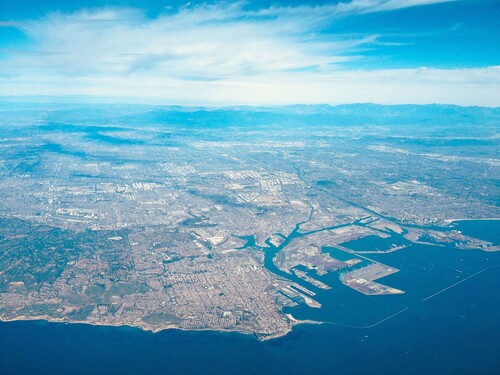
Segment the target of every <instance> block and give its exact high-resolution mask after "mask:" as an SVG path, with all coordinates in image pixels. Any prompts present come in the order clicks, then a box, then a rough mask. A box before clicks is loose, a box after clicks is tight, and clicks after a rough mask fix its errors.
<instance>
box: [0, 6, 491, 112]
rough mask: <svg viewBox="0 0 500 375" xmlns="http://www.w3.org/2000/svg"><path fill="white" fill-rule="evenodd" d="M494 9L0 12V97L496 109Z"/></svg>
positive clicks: (73, 8) (213, 8)
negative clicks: (443, 104) (395, 105)
mask: <svg viewBox="0 0 500 375" xmlns="http://www.w3.org/2000/svg"><path fill="white" fill-rule="evenodd" d="M498 14H500V2H499V1H493V0H352V1H346V0H345V1H342V2H338V1H314V2H312V1H308V2H301V1H267V0H266V1H241V2H240V1H238V2H214V1H212V2H195V1H192V2H189V3H186V2H184V1H156V0H142V1H138V0H133V1H132V0H129V1H118V0H107V1H104V0H94V1H85V2H80V1H75V0H73V1H70V0H60V1H35V0H33V1H23V2H22V5H20V4H19V1H13V0H2V2H1V3H0V95H5V96H37V95H41V96H46V95H47V96H60V97H66V96H95V97H102V98H106V100H108V101H109V100H117V101H128V102H141V103H164V104H205V105H231V104H292V103H330V104H337V103H353V102H375V103H383V104H396V103H434V102H437V103H452V104H460V105H487V106H498V105H499V104H500V95H499V93H500V48H499V47H500V46H499V44H500V42H499V40H500V26H499V25H498V24H499V23H498Z"/></svg>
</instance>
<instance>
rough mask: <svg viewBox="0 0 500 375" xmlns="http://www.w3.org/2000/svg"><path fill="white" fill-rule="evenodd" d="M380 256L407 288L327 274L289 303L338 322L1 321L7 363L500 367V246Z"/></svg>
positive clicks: (182, 368) (39, 370) (179, 369)
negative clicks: (220, 328)
mask: <svg viewBox="0 0 500 375" xmlns="http://www.w3.org/2000/svg"><path fill="white" fill-rule="evenodd" d="M472 223H476V225H478V226H480V228H484V225H485V224H484V223H481V222H472ZM467 225H468V230H469V231H472V232H474V224H471V222H468V224H467ZM486 225H493V224H486ZM478 228H479V227H478ZM479 232H480V231H478V233H479ZM497 233H498V231H497ZM468 234H472V233H468ZM490 235H491V232H490ZM493 240H496V241H498V235H496V237H495V238H493ZM372 258H373V259H375V260H378V261H381V262H384V263H386V264H388V265H391V266H394V267H397V268H400V269H401V272H399V273H397V274H394V275H391V276H388V277H386V278H383V279H381V280H379V281H380V282H381V283H384V284H387V285H390V286H393V287H395V288H400V289H403V290H405V291H406V294H404V295H397V296H378V297H368V296H364V295H362V294H360V293H358V292H356V291H354V290H351V289H349V288H347V287H345V286H343V285H342V284H341V283H340V282H338V278H337V277H336V275H335V274H331V275H328V276H325V278H324V279H323V280H325V281H326V282H329V283H330V284H331V285H332V286H333V289H332V291H329V292H325V294H324V295H322V296H319V299H321V302H322V303H323V305H324V306H323V307H324V308H323V309H321V310H313V309H310V308H305V307H300V308H293V309H290V311H291V312H292V313H293V314H294V315H295V316H296V317H298V318H316V319H321V320H324V321H329V322H331V323H332V324H324V325H300V326H297V327H295V328H294V330H293V332H292V333H290V334H289V335H287V336H286V337H282V338H279V339H276V340H271V341H266V342H259V341H258V340H256V339H255V338H254V337H253V336H247V335H240V334H232V333H217V332H183V331H177V330H169V331H164V332H160V333H156V334H153V333H149V332H143V331H141V330H139V329H135V328H128V327H120V328H116V327H95V326H88V325H81V324H57V323H47V322H41V321H34V322H10V323H0V374H2V375H4V374H5V375H7V374H8V375H10V374H121V375H127V374H138V373H142V374H179V373H184V374H335V373H337V374H398V375H399V374H415V375H417V374H418V375H421V374H440V375H442V374H454V375H460V374H474V375H476V374H498V373H500V319H499V317H500V315H499V311H500V293H499V292H498V290H499V287H500V267H499V266H498V265H500V254H498V253H485V252H482V251H479V250H467V251H465V250H458V249H454V248H451V247H438V246H425V245H414V246H411V247H409V248H407V249H403V250H400V251H397V252H393V253H389V254H377V255H376V256H373V257H372ZM335 280H337V281H335ZM450 286H452V287H451V288H449V289H446V288H448V287H450ZM440 291H442V292H441V293H439V292H440ZM436 293H439V294H436ZM433 295H434V296H433ZM429 297H430V298H429ZM397 312H400V313H399V314H397V315H395V316H393V317H391V318H389V319H387V320H385V321H382V322H381V323H380V324H377V322H378V321H380V320H383V319H385V318H386V317H389V316H391V315H392V314H394V313H397ZM373 324H375V325H374V326H372V327H370V328H362V327H365V326H370V325H373ZM360 327H361V328H360Z"/></svg>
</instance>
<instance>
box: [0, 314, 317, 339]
mask: <svg viewBox="0 0 500 375" xmlns="http://www.w3.org/2000/svg"><path fill="white" fill-rule="evenodd" d="M285 316H286V317H287V318H288V319H289V321H290V327H289V329H288V330H286V331H283V332H277V333H275V334H272V335H266V336H262V335H259V334H258V333H257V332H250V331H238V330H229V329H212V328H194V329H191V328H182V327H179V326H176V325H166V326H162V327H153V326H149V325H146V324H127V323H123V324H120V323H102V322H88V321H73V320H69V319H64V318H53V317H49V316H37V317H27V316H24V315H21V316H18V317H15V318H11V319H5V318H2V317H0V322H2V323H10V322H17V321H21V322H23V321H24V322H28V321H32V322H36V321H39V322H47V323H55V324H83V325H89V326H97V327H116V328H120V327H128V328H137V329H140V330H141V331H144V332H151V333H153V334H154V333H159V332H162V331H167V330H177V331H183V332H217V333H237V334H242V335H247V336H254V337H255V338H256V339H257V340H258V341H261V342H264V341H269V340H274V339H278V338H280V337H285V336H286V335H288V334H289V333H290V332H292V331H293V328H294V327H295V326H296V325H300V324H315V325H321V324H324V322H318V321H313V320H297V319H295V318H294V317H293V316H292V315H291V314H285Z"/></svg>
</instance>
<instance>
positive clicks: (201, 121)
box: [0, 99, 500, 127]
mask: <svg viewBox="0 0 500 375" xmlns="http://www.w3.org/2000/svg"><path fill="white" fill-rule="evenodd" d="M0 112H3V113H4V114H5V113H10V114H13V113H16V112H17V113H20V112H22V113H25V114H27V113H30V112H31V113H37V114H38V115H39V116H44V117H46V119H47V121H53V122H58V121H61V122H65V123H67V122H68V121H73V122H74V123H76V124H78V123H82V122H83V123H88V122H94V123H95V124H96V125H98V124H103V123H106V124H109V125H126V124H131V125H140V124H143V125H162V124H163V125H182V126H188V127H189V126H203V127H219V126H222V127H223V126H265V125H276V124H280V125H294V126H297V125H301V126H307V125H330V126H349V125H416V124H418V125H419V126H422V125H457V126H458V125H473V124H477V123H481V124H483V125H488V124H490V125H498V124H499V123H500V107H496V108H489V107H460V106H455V105H440V104H430V105H411V104H409V105H378V104H371V103H362V104H345V105H337V106H331V105H326V104H320V105H289V106H273V107H251V106H238V107H219V108H213V107H183V106H152V105H135V104H132V105H128V104H77V103H60V104H59V103H27V102H15V101H11V100H9V101H5V100H2V99H0Z"/></svg>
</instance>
